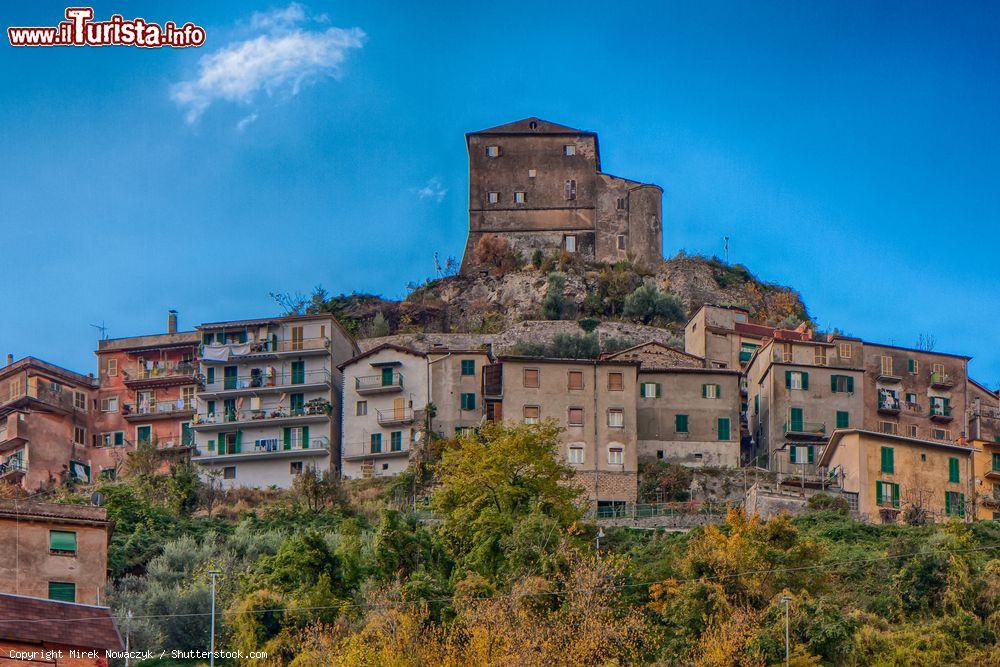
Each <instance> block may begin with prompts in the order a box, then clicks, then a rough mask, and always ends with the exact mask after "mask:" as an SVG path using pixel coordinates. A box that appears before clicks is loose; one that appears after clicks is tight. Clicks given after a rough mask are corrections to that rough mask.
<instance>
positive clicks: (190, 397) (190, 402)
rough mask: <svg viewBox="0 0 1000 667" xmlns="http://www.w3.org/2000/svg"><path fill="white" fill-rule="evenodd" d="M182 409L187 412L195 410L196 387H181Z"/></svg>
mask: <svg viewBox="0 0 1000 667" xmlns="http://www.w3.org/2000/svg"><path fill="white" fill-rule="evenodd" d="M181 407H183V408H184V409H185V410H191V409H192V408H194V387H181Z"/></svg>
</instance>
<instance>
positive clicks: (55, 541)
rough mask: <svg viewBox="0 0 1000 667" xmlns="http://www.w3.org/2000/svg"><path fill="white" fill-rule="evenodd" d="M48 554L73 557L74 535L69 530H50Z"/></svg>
mask: <svg viewBox="0 0 1000 667" xmlns="http://www.w3.org/2000/svg"><path fill="white" fill-rule="evenodd" d="M49 553H50V554H58V555H60V556H75V555H76V533H75V532H73V531H70V530H50V531H49Z"/></svg>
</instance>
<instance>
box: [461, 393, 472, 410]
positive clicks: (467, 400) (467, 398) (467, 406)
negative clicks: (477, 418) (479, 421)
mask: <svg viewBox="0 0 1000 667" xmlns="http://www.w3.org/2000/svg"><path fill="white" fill-rule="evenodd" d="M461 405H462V409H463V410H475V409H476V395H475V394H472V393H469V394H462V404H461Z"/></svg>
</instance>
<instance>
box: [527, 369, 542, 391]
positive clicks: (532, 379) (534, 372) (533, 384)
mask: <svg viewBox="0 0 1000 667" xmlns="http://www.w3.org/2000/svg"><path fill="white" fill-rule="evenodd" d="M538 380H539V371H538V369H537V368H525V369H524V386H525V387H528V388H534V389H537V388H538Z"/></svg>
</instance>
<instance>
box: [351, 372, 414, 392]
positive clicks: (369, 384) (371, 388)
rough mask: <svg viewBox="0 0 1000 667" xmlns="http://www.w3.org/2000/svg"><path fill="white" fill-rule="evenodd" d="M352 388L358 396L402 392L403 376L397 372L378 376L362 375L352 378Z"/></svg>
mask: <svg viewBox="0 0 1000 667" xmlns="http://www.w3.org/2000/svg"><path fill="white" fill-rule="evenodd" d="M354 387H355V389H356V390H357V392H358V393H359V394H379V393H383V392H390V391H402V389H403V374H402V373H399V372H397V371H393V372H392V373H391V374H390V373H381V374H379V375H363V376H361V377H356V378H354Z"/></svg>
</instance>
